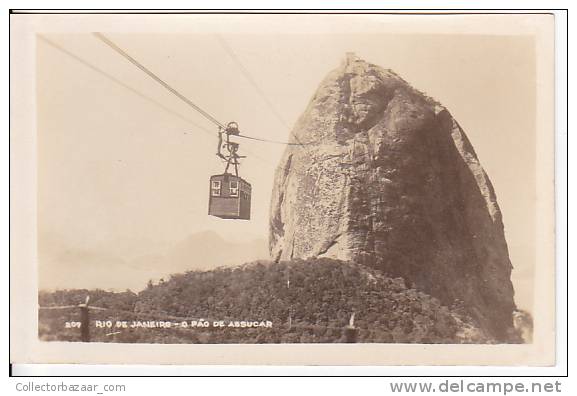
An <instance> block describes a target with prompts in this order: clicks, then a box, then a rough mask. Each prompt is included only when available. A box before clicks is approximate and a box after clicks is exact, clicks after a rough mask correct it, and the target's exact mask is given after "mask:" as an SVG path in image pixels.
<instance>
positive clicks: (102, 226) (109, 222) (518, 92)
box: [37, 29, 536, 310]
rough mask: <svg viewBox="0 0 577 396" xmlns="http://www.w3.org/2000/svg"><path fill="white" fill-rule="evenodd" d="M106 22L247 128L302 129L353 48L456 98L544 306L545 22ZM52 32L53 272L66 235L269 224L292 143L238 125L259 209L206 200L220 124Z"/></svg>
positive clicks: (42, 73) (248, 229) (46, 269)
mask: <svg viewBox="0 0 577 396" xmlns="http://www.w3.org/2000/svg"><path fill="white" fill-rule="evenodd" d="M104 33H105V34H106V35H107V37H109V38H110V39H111V40H113V41H114V42H115V43H116V44H117V45H118V46H120V47H121V48H123V49H124V50H125V51H126V52H127V53H129V54H130V55H131V56H133V57H134V58H136V59H137V60H139V61H140V62H141V63H142V64H144V65H145V66H146V67H148V68H149V69H151V70H153V71H154V72H155V73H156V74H157V75H158V76H160V77H161V78H163V79H164V80H165V81H167V82H168V83H169V84H170V85H171V86H173V87H175V88H176V89H177V90H178V91H179V92H181V93H183V94H184V95H185V96H186V97H188V98H189V99H190V100H191V101H193V102H194V103H196V104H198V105H199V106H200V107H202V108H203V109H204V110H206V111H207V112H208V113H210V114H211V115H213V116H214V117H215V118H216V119H218V120H219V121H221V122H223V123H226V122H229V121H236V122H238V124H239V126H240V129H241V130H242V132H243V134H246V135H250V136H253V137H258V138H266V139H271V140H277V141H287V140H288V138H289V133H290V128H291V126H292V125H293V124H294V123H295V121H296V120H297V118H298V117H299V116H300V114H301V113H302V112H303V111H304V110H305V108H306V106H307V104H308V102H309V100H310V99H311V97H312V95H313V94H314V92H315V90H316V88H317V86H318V85H319V83H320V82H321V80H322V79H323V78H324V77H325V76H326V74H328V72H329V71H331V70H332V69H334V68H336V67H337V66H338V65H339V63H340V62H341V60H342V59H343V58H344V56H345V53H346V52H349V51H350V52H355V53H356V54H357V55H358V56H359V57H360V58H362V59H365V60H367V61H369V62H371V63H375V64H377V65H379V66H382V67H385V68H390V69H392V70H394V71H395V72H396V73H397V74H399V75H400V76H401V77H403V78H404V79H405V80H406V81H408V82H409V83H410V84H411V85H412V86H413V87H415V88H417V89H419V90H420V91H423V92H425V93H426V94H428V95H429V96H432V97H434V98H435V99H437V100H438V101H440V102H441V103H442V104H443V105H444V106H446V107H447V108H448V109H449V111H450V112H451V114H452V115H453V116H454V118H455V119H456V120H457V121H458V122H459V123H460V125H461V126H462V127H463V129H464V130H465V132H466V134H467V135H468V137H469V139H470V140H471V143H472V144H473V147H474V148H475V150H476V152H477V155H478V157H479V159H480V161H481V164H482V165H483V167H484V168H485V170H486V171H487V173H488V175H489V177H490V179H491V181H492V182H493V184H494V187H495V191H496V195H497V199H498V202H499V205H500V207H501V209H502V212H503V221H504V224H505V234H506V238H507V242H508V245H509V250H510V257H511V261H512V263H513V266H514V267H515V269H514V272H513V282H514V285H515V289H516V300H517V304H518V305H519V306H520V307H522V308H525V309H528V310H531V305H532V293H531V288H532V276H533V267H534V264H535V263H534V244H535V240H534V233H535V230H534V221H535V197H536V195H535V176H534V174H535V168H534V163H535V99H536V98H535V49H534V42H533V40H532V39H531V37H529V36H498V35H494V36H488V35H414V34H413V35H412V34H396V35H391V34H360V33H350V34H348V33H347V32H346V31H339V30H338V29H335V32H333V33H332V34H299V33H298V31H292V32H291V33H290V34H289V33H282V34H281V33H277V34H231V33H221V34H220V35H218V36H217V35H215V34H152V33H142V34H120V33H106V32H104ZM43 37H44V39H42V38H40V39H39V40H38V45H37V125H38V180H39V185H38V227H39V236H40V243H41V246H45V247H46V249H41V251H40V259H39V260H40V269H41V276H44V277H46V278H58V274H57V273H54V271H52V272H51V271H50V268H52V267H51V266H53V265H54V261H55V260H56V258H57V255H56V254H52V253H51V252H53V251H54V250H55V249H56V246H58V247H59V249H67V247H69V248H71V249H72V248H74V249H84V250H86V251H91V252H94V253H95V254H102V256H103V257H105V256H110V255H112V256H115V257H120V258H122V259H130V258H133V257H136V256H139V255H146V254H153V253H155V252H157V251H159V250H162V249H166V248H167V247H170V246H171V245H174V244H175V243H177V242H179V241H182V240H183V239H185V238H187V237H188V236H190V235H191V234H194V233H197V232H202V231H214V232H216V233H217V234H219V235H221V236H222V237H223V238H225V239H227V240H229V241H233V242H243V241H251V240H254V239H265V240H266V239H267V235H268V213H269V205H270V194H271V190H272V181H273V174H274V169H275V166H276V165H277V163H278V161H279V159H280V157H281V155H282V152H283V150H284V148H285V146H284V145H282V144H272V143H263V142H257V141H249V140H242V141H240V142H241V146H240V153H241V154H244V155H247V158H246V159H244V160H243V162H242V165H241V168H240V174H241V176H242V177H243V178H245V179H246V180H248V181H249V182H250V183H251V184H252V188H253V195H252V199H253V201H252V219H251V220H250V221H230V220H222V219H218V218H215V217H211V216H208V215H207V205H208V180H209V177H210V175H212V174H218V173H222V171H223V165H222V163H221V162H220V160H218V159H217V157H216V156H215V149H216V144H217V140H216V135H215V134H216V127H215V126H214V125H212V124H211V123H210V122H208V121H207V120H205V119H203V118H202V116H200V115H199V114H198V113H196V112H195V111H194V110H192V109H191V108H190V107H188V106H187V105H186V104H184V103H182V102H181V101H180V100H179V99H178V98H176V97H175V96H174V95H172V94H170V93H169V92H167V91H166V90H165V89H164V88H162V87H161V86H160V85H158V84H157V83H156V82H155V81H153V80H152V79H150V78H149V77H148V76H146V75H145V74H144V73H142V72H141V71H140V70H138V69H137V68H136V67H135V66H133V65H132V64H130V63H129V62H128V61H126V60H125V59H124V58H122V57H121V56H120V55H118V54H117V53H116V52H114V51H113V50H112V49H110V48H109V47H107V46H106V45H105V44H104V43H102V42H101V41H99V40H98V39H97V38H96V37H94V36H93V35H91V34H45V35H43ZM47 40H48V41H47ZM223 42H224V43H225V44H223ZM227 48H228V50H227ZM63 50H64V51H67V52H68V53H65V52H63ZM231 52H232V53H233V54H234V55H233V56H231ZM70 54H73V55H74V56H76V57H77V58H74V57H73V56H71V55H70ZM235 57H236V59H237V60H235ZM83 62H86V63H83ZM239 63H240V64H241V65H242V67H243V68H244V70H245V72H246V73H249V74H250V77H251V79H252V80H251V81H249V80H248V79H247V78H246V76H245V74H243V72H242V70H241V66H239ZM127 87H131V88H127ZM43 243H44V245H43ZM43 252H44V253H45V254H43ZM79 265H82V264H81V263H79ZM42 274H44V275H42ZM46 281H48V279H46ZM42 284H43V279H42V278H41V279H40V285H42ZM65 286H67V287H72V286H71V285H65Z"/></svg>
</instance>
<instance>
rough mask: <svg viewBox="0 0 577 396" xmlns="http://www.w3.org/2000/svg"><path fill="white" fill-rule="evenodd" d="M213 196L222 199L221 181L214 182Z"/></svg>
mask: <svg viewBox="0 0 577 396" xmlns="http://www.w3.org/2000/svg"><path fill="white" fill-rule="evenodd" d="M211 194H212V196H213V197H220V181H218V180H214V181H213V182H212V188H211Z"/></svg>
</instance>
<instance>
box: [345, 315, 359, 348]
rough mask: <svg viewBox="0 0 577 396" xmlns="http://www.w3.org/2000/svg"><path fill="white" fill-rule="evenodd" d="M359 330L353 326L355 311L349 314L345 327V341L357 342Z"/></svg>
mask: <svg viewBox="0 0 577 396" xmlns="http://www.w3.org/2000/svg"><path fill="white" fill-rule="evenodd" d="M358 333H359V331H358V329H357V328H356V327H355V313H354V312H353V314H352V315H351V318H350V319H349V325H348V326H347V327H345V342H346V343H347V344H354V343H356V342H357V335H358Z"/></svg>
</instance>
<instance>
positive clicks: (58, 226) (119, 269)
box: [11, 13, 555, 365]
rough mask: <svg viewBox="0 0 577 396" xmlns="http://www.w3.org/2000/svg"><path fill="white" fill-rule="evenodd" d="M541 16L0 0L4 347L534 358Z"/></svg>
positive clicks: (145, 353)
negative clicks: (25, 6) (33, 7)
mask: <svg viewBox="0 0 577 396" xmlns="http://www.w3.org/2000/svg"><path fill="white" fill-rule="evenodd" d="M553 28H554V18H553V16H552V15H548V14H535V15H520V14H504V15H497V14H484V15H468V14H459V15H457V14H454V15H451V14H447V15H445V14H443V15H418V14H404V15H401V14H372V15H371V14H369V15H367V14H354V13H351V14H344V15H342V14H330V13H326V14H308V15H297V14H290V13H288V14H286V13H285V14H270V13H268V14H266V13H263V14H251V15H249V14H242V13H239V14H226V15H225V14H216V13H213V14H211V13H196V14H195V13H182V14H170V15H161V14H139V15H136V14H134V15H130V14H125V15H114V14H102V15H89V14H74V15H72V14H71V15H66V14H47V15H36V14H26V13H15V14H13V15H11V54H12V65H11V70H12V72H11V73H12V80H11V84H12V90H13V91H12V92H13V93H12V98H11V99H12V100H11V111H12V112H11V117H12V130H11V152H12V157H11V158H12V163H11V165H12V185H11V193H12V216H13V217H12V219H13V220H12V221H13V227H12V234H11V244H12V247H13V250H12V252H13V253H12V257H11V277H12V278H11V280H12V283H11V285H12V290H11V296H12V307H11V309H12V325H13V327H12V332H13V337H14V338H13V351H14V353H13V360H14V361H17V362H22V363H25V362H38V363H163V364H216V363H218V364H328V365H333V364H334V365H342V364H354V365H386V364H387V365H407V364H410V365H459V364H462V365H493V364H494V365H551V364H554V362H555V343H554V339H555V327H554V315H555V305H554V301H555V289H554V274H555V255H554V205H553V202H554V201H553V192H554V182H553V180H554V178H553V177H554V166H553V164H554V162H553V159H554V149H553V147H554V146H553V142H554V117H553V115H554V100H553V93H554V86H553V82H554V80H553V70H554V57H553V39H554V35H553ZM346 344H348V345H346Z"/></svg>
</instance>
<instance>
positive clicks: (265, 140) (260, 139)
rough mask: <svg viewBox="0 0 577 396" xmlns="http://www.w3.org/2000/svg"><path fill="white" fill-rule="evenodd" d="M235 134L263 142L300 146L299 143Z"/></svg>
mask: <svg viewBox="0 0 577 396" xmlns="http://www.w3.org/2000/svg"><path fill="white" fill-rule="evenodd" d="M236 136H238V137H240V138H244V139H250V140H258V141H259V142H265V143H275V144H286V145H287V146H302V144H301V143H291V142H279V141H277V140H269V139H262V138H256V137H252V136H246V135H236Z"/></svg>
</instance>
